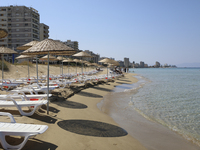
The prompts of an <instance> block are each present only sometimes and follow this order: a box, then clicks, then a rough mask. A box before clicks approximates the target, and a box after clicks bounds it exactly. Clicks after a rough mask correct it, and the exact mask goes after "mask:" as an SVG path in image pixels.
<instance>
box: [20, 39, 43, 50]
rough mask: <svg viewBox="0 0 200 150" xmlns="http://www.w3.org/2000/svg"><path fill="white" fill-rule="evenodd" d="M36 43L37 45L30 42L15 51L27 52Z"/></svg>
mask: <svg viewBox="0 0 200 150" xmlns="http://www.w3.org/2000/svg"><path fill="white" fill-rule="evenodd" d="M37 43H39V41H31V42H29V43H26V44H24V45H22V46H19V47H17V50H27V49H29V48H31V47H32V46H33V45H35V44H37Z"/></svg>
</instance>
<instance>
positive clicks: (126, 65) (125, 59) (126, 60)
mask: <svg viewBox="0 0 200 150" xmlns="http://www.w3.org/2000/svg"><path fill="white" fill-rule="evenodd" d="M124 66H125V67H129V58H126V57H125V58H124Z"/></svg>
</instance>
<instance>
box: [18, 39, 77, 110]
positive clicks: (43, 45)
mask: <svg viewBox="0 0 200 150" xmlns="http://www.w3.org/2000/svg"><path fill="white" fill-rule="evenodd" d="M22 53H23V54H27V55H41V54H47V53H48V67H47V100H48V103H47V114H49V54H58V55H59V54H66V55H71V54H73V53H75V50H74V49H73V48H71V47H68V46H67V45H65V44H63V43H61V42H58V41H54V40H52V39H45V40H43V41H41V42H39V43H37V44H35V45H34V46H32V47H31V48H29V49H27V50H26V51H24V52H22Z"/></svg>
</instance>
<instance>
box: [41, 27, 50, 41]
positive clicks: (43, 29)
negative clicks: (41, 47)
mask: <svg viewBox="0 0 200 150" xmlns="http://www.w3.org/2000/svg"><path fill="white" fill-rule="evenodd" d="M47 38H49V26H48V25H46V24H44V23H40V41H42V40H44V39H47Z"/></svg>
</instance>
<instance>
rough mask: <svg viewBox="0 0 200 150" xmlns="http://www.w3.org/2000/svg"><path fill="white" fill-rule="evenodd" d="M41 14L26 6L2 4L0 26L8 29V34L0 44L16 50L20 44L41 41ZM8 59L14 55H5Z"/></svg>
mask: <svg viewBox="0 0 200 150" xmlns="http://www.w3.org/2000/svg"><path fill="white" fill-rule="evenodd" d="M39 23H40V15H39V13H38V11H37V10H35V9H34V8H32V7H26V6H13V5H10V6H1V7H0V27H1V28H3V29H6V30H7V31H8V36H7V37H5V38H3V39H1V40H0V46H5V47H8V48H12V49H14V50H16V48H17V47H18V46H21V45H23V44H26V43H28V42H31V41H34V40H35V41H39V40H40V36H39V26H40V24H39ZM4 56H5V59H6V60H7V61H8V60H9V59H12V55H4Z"/></svg>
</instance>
